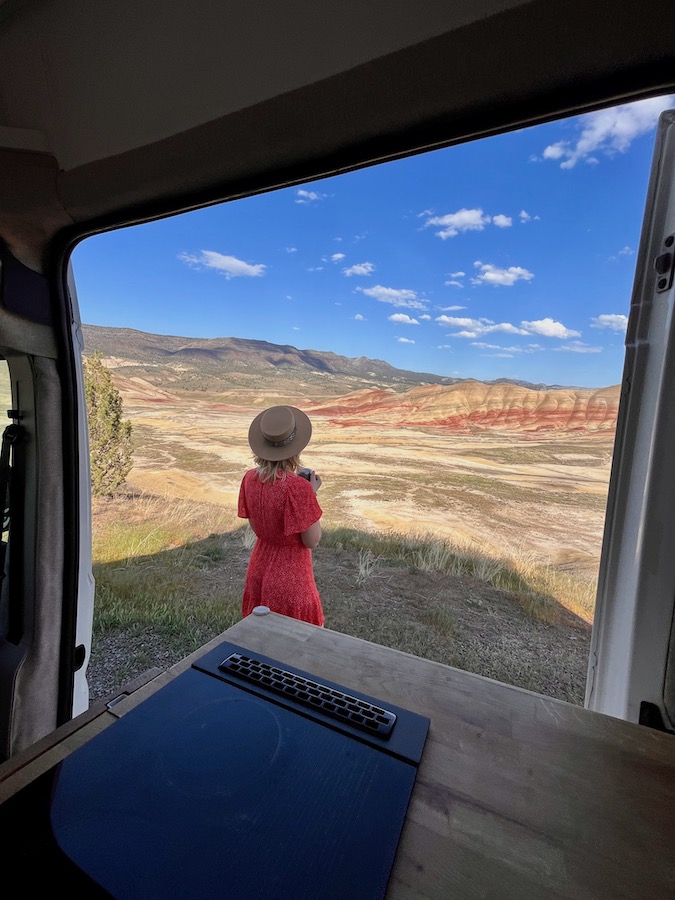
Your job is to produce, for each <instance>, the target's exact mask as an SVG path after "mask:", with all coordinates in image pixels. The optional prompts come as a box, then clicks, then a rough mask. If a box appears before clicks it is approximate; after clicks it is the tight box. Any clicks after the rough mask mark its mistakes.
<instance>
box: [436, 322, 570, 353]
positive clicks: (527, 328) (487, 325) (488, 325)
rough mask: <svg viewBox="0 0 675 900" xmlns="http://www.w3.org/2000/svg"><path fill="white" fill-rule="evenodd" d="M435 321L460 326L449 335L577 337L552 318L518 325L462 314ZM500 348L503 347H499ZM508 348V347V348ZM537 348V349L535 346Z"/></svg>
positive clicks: (531, 346)
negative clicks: (463, 315)
mask: <svg viewBox="0 0 675 900" xmlns="http://www.w3.org/2000/svg"><path fill="white" fill-rule="evenodd" d="M436 322H438V324H439V325H441V326H443V327H450V328H460V329H462V330H461V331H455V332H452V333H451V334H450V335H449V337H461V338H472V339H473V340H475V339H476V338H479V337H482V336H483V335H486V334H496V333H500V332H501V333H504V334H521V335H531V334H536V335H539V336H540V337H553V338H562V339H563V340H564V339H567V338H573V337H579V332H578V331H572V330H571V329H570V328H566V327H565V326H564V325H562V324H561V323H560V322H556V321H554V320H553V319H550V318H547V319H540V320H539V321H535V322H521V323H520V325H512V324H511V322H493V321H492V319H484V318H481V319H471V318H468V317H462V316H436ZM529 347H530V348H531V349H534V348H535V347H537V345H532V344H530V345H529ZM499 349H500V350H501V349H503V348H501V347H500V348H499ZM509 349H510V348H509ZM537 349H539V348H538V347H537Z"/></svg>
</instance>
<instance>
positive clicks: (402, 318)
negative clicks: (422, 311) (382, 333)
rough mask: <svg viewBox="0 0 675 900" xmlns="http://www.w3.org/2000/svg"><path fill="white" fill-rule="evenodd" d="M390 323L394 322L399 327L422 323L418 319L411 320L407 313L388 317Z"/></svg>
mask: <svg viewBox="0 0 675 900" xmlns="http://www.w3.org/2000/svg"><path fill="white" fill-rule="evenodd" d="M387 318H388V319H389V321H390V322H394V323H396V324H397V325H419V324H420V323H419V322H418V321H417V319H411V318H410V316H407V315H406V314H405V313H394V314H393V315H392V316H387Z"/></svg>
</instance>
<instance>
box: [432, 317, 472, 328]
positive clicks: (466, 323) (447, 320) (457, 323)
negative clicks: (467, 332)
mask: <svg viewBox="0 0 675 900" xmlns="http://www.w3.org/2000/svg"><path fill="white" fill-rule="evenodd" d="M436 321H437V322H438V324H439V325H449V326H450V327H452V328H470V327H471V326H472V325H473V324H474V322H475V323H476V324H479V323H478V320H477V319H463V318H458V317H457V316H436Z"/></svg>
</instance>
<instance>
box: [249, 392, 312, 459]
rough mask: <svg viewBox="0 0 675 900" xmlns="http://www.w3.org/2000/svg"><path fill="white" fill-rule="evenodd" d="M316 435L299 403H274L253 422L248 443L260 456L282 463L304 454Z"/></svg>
mask: <svg viewBox="0 0 675 900" xmlns="http://www.w3.org/2000/svg"><path fill="white" fill-rule="evenodd" d="M311 437H312V423H311V422H310V421H309V417H308V416H307V415H306V414H305V413H304V412H303V411H302V410H301V409H297V407H295V406H270V408H269V409H265V410H263V412H261V413H259V414H258V415H257V416H256V417H255V419H254V420H253V421H252V422H251V426H250V428H249V429H248V442H249V444H250V447H251V450H253V452H254V454H255V455H256V456H258V457H260V459H268V460H270V461H272V462H278V461H279V460H282V459H289V458H290V457H291V456H297V455H298V454H299V453H301V452H302V451H303V450H304V449H305V447H306V446H307V444H309V441H310V438H311Z"/></svg>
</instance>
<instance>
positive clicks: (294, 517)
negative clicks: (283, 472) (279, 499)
mask: <svg viewBox="0 0 675 900" xmlns="http://www.w3.org/2000/svg"><path fill="white" fill-rule="evenodd" d="M322 513H323V510H322V509H321V507H320V506H319V501H318V500H317V499H316V494H315V493H314V490H313V488H312V486H311V485H310V483H309V482H308V481H306V480H305V479H304V478H297V477H293V476H289V477H288V492H287V494H286V508H285V509H284V534H285V535H286V536H288V535H291V534H301V533H302V532H303V531H307V529H308V528H309V526H310V525H313V524H314V523H315V522H318V521H319V519H320V518H321V516H322Z"/></svg>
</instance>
